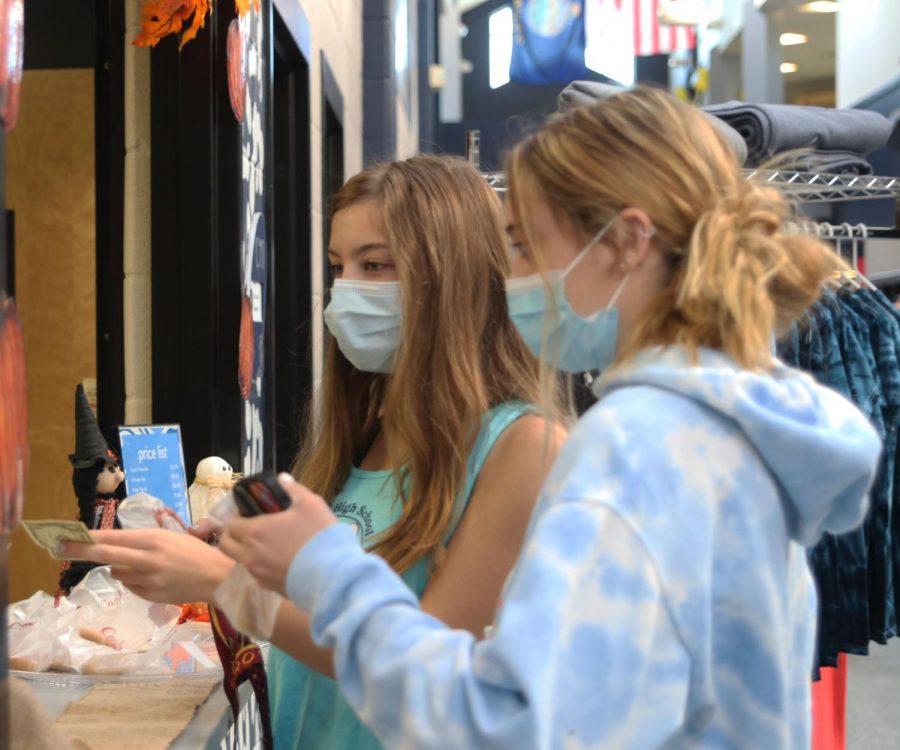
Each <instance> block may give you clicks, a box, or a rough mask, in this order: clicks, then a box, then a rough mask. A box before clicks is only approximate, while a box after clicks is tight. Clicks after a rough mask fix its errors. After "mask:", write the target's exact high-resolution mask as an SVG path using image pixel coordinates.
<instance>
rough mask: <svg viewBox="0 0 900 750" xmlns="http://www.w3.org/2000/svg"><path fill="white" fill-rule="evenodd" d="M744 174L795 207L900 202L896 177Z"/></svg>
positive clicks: (496, 181) (493, 181)
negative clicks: (854, 202) (775, 188)
mask: <svg viewBox="0 0 900 750" xmlns="http://www.w3.org/2000/svg"><path fill="white" fill-rule="evenodd" d="M743 172H744V176H745V177H746V178H747V179H748V180H750V181H752V182H764V183H766V184H769V185H772V186H773V187H777V188H778V189H779V190H781V191H782V192H783V193H784V194H785V196H786V197H787V198H788V199H789V200H791V201H792V202H794V203H839V202H843V201H860V200H877V199H884V198H893V199H894V200H897V201H900V178H898V177H878V176H875V175H855V174H823V173H820V172H792V171H788V170H766V169H745V170H743ZM484 178H485V179H486V180H487V182H488V185H490V186H491V187H492V188H493V189H494V190H496V191H497V192H498V193H504V192H506V175H505V174H503V173H502V172H493V173H490V174H485V175H484Z"/></svg>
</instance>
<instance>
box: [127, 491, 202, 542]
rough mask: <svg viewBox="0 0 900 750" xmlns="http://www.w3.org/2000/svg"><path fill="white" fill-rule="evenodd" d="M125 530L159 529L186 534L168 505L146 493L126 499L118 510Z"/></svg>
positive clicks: (136, 494) (138, 493) (139, 493)
mask: <svg viewBox="0 0 900 750" xmlns="http://www.w3.org/2000/svg"><path fill="white" fill-rule="evenodd" d="M116 517H117V518H118V519H119V523H120V524H121V526H122V528H123V529H158V528H160V527H161V528H164V529H167V530H169V531H178V532H182V533H184V531H185V528H184V526H183V525H182V524H180V523H179V522H178V521H177V520H176V519H175V517H174V515H173V514H172V512H171V511H170V510H169V509H168V508H167V507H166V504H165V503H164V502H163V501H162V500H160V499H159V498H158V497H153V495H148V494H147V493H146V492H136V493H135V494H133V495H129V496H128V497H126V498H125V499H124V500H123V501H122V502H121V503H119V507H118V509H117V510H116Z"/></svg>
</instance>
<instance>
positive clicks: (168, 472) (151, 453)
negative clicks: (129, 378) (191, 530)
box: [119, 424, 191, 525]
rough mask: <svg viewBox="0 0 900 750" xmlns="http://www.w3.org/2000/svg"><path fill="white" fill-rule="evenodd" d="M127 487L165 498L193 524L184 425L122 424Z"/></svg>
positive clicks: (178, 512)
mask: <svg viewBox="0 0 900 750" xmlns="http://www.w3.org/2000/svg"><path fill="white" fill-rule="evenodd" d="M119 443H120V445H121V446H122V466H123V467H124V469H125V489H126V491H127V492H128V494H129V495H134V494H136V493H138V492H146V493H147V494H148V495H152V496H153V497H157V498H159V499H160V500H162V501H163V502H164V503H165V504H166V506H167V507H169V508H171V509H172V510H174V511H175V512H176V513H177V514H178V515H179V516H180V517H181V519H182V520H183V521H184V522H185V523H186V524H188V525H189V524H191V508H190V504H189V503H188V493H187V481H186V479H185V471H184V453H183V451H182V449H181V428H180V427H179V426H178V425H177V424H165V425H146V426H142V427H120V428H119Z"/></svg>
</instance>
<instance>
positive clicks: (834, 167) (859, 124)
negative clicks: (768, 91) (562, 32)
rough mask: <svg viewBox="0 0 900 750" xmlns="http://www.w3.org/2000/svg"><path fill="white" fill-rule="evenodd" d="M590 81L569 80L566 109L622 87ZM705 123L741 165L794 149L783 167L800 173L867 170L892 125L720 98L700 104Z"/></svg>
mask: <svg viewBox="0 0 900 750" xmlns="http://www.w3.org/2000/svg"><path fill="white" fill-rule="evenodd" d="M626 90H627V89H624V88H622V87H620V86H615V85H611V84H604V83H597V82H594V81H574V82H572V83H570V84H569V85H568V86H566V87H565V88H564V89H563V90H562V92H561V93H560V95H559V111H560V112H566V111H568V110H570V109H573V108H574V107H582V106H586V105H589V104H593V103H594V102H597V101H601V100H603V99H608V98H609V97H611V96H614V95H615V94H619V93H621V92H622V91H626ZM702 111H703V112H704V114H705V115H706V116H707V118H708V121H709V123H710V124H711V125H712V126H713V127H714V128H715V130H716V132H717V133H718V134H719V135H720V136H721V137H722V139H723V140H724V141H725V142H726V143H727V144H728V146H729V147H730V148H731V150H732V151H733V152H734V154H735V156H736V157H737V159H738V161H739V162H740V163H741V164H747V165H748V166H754V167H755V166H758V165H760V164H762V163H764V162H765V161H767V160H768V159H771V158H772V157H775V156H777V155H779V154H785V153H789V152H791V151H797V152H798V153H796V154H793V155H790V156H789V158H788V159H787V160H785V161H781V162H780V165H781V166H783V167H790V168H792V169H797V170H799V171H804V172H827V173H830V174H871V173H872V166H871V165H870V164H869V162H868V161H866V159H865V155H866V154H868V153H870V152H872V151H875V150H876V149H879V148H881V147H882V146H884V145H885V144H886V143H887V142H888V139H889V138H890V137H891V131H892V129H893V126H892V125H891V123H890V121H889V120H888V119H887V118H886V117H884V116H883V115H881V114H879V113H877V112H869V111H866V110H862V109H827V108H825V107H804V106H798V105H793V104H746V103H744V102H736V101H733V102H726V103H725V104H712V105H709V106H707V107H703V109H702Z"/></svg>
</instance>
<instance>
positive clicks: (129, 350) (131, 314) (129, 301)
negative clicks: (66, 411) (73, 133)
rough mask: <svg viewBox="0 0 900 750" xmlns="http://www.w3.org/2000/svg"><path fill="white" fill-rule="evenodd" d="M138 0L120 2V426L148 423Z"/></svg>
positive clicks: (146, 146)
mask: <svg viewBox="0 0 900 750" xmlns="http://www.w3.org/2000/svg"><path fill="white" fill-rule="evenodd" d="M142 5H143V3H142V2H141V0H127V2H126V4H125V40H124V44H125V195H124V202H125V208H124V217H123V218H124V222H125V224H124V232H123V249H124V253H123V254H124V257H123V262H124V271H125V279H124V281H123V283H124V289H123V300H122V301H123V308H124V309H123V311H122V313H123V325H124V327H125V334H124V336H125V424H149V423H150V422H152V421H153V377H152V373H153V368H152V363H151V360H150V357H151V353H152V351H153V342H152V338H151V325H152V324H151V320H152V315H151V307H152V306H151V299H152V297H151V278H150V256H151V244H150V240H151V237H150V53H149V51H148V50H145V49H141V48H140V47H135V46H134V45H133V44H132V43H131V41H132V40H133V39H134V38H135V37H136V36H137V35H138V32H139V31H140V18H141V6H142Z"/></svg>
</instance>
